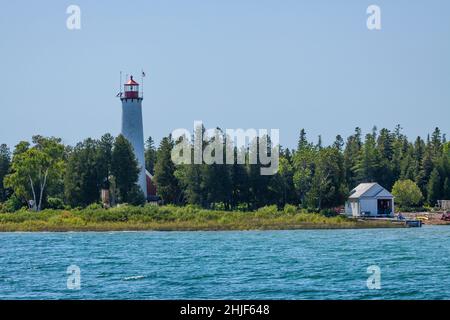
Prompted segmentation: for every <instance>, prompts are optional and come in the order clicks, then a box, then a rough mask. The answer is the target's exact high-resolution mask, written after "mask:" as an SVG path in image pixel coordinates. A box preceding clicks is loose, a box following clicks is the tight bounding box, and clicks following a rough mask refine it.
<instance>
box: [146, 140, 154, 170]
mask: <svg viewBox="0 0 450 320" xmlns="http://www.w3.org/2000/svg"><path fill="white" fill-rule="evenodd" d="M155 163H156V148H155V143H154V141H153V138H152V137H148V139H147V141H146V143H145V168H146V169H147V170H148V172H150V173H151V174H152V175H153V174H155Z"/></svg>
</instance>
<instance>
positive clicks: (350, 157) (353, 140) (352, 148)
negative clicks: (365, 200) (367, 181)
mask: <svg viewBox="0 0 450 320" xmlns="http://www.w3.org/2000/svg"><path fill="white" fill-rule="evenodd" d="M361 147H362V142H361V129H360V128H356V129H355V134H353V135H351V136H350V137H348V138H347V145H346V146H345V150H344V175H345V181H346V184H347V187H348V188H349V189H353V188H354V187H356V184H357V176H356V172H355V171H354V168H355V166H356V164H357V162H358V157H359V154H360V152H361Z"/></svg>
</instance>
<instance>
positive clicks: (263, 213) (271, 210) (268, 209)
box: [256, 205, 278, 217]
mask: <svg viewBox="0 0 450 320" xmlns="http://www.w3.org/2000/svg"><path fill="white" fill-rule="evenodd" d="M277 213H278V208H277V206H276V205H271V206H265V207H262V208H259V209H258V210H257V211H256V215H257V216H259V217H267V216H273V215H276V214H277Z"/></svg>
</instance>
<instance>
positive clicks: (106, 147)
mask: <svg viewBox="0 0 450 320" xmlns="http://www.w3.org/2000/svg"><path fill="white" fill-rule="evenodd" d="M113 145H114V137H113V136H112V135H111V134H109V133H107V134H105V135H103V136H102V137H101V138H100V141H98V147H97V159H96V167H97V169H98V179H99V180H100V181H99V182H100V184H101V187H102V188H104V189H109V176H110V174H111V161H112V149H113Z"/></svg>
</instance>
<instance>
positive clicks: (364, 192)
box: [349, 182, 394, 199]
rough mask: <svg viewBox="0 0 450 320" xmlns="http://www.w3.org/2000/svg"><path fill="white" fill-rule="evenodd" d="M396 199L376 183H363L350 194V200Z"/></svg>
mask: <svg viewBox="0 0 450 320" xmlns="http://www.w3.org/2000/svg"><path fill="white" fill-rule="evenodd" d="M364 197H365V198H394V196H393V195H392V194H391V193H390V192H389V191H387V190H386V189H385V188H383V187H382V186H380V185H379V184H378V183H376V182H371V183H361V184H359V185H358V186H357V187H356V188H354V189H353V190H352V191H351V192H350V197H349V199H359V198H364Z"/></svg>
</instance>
